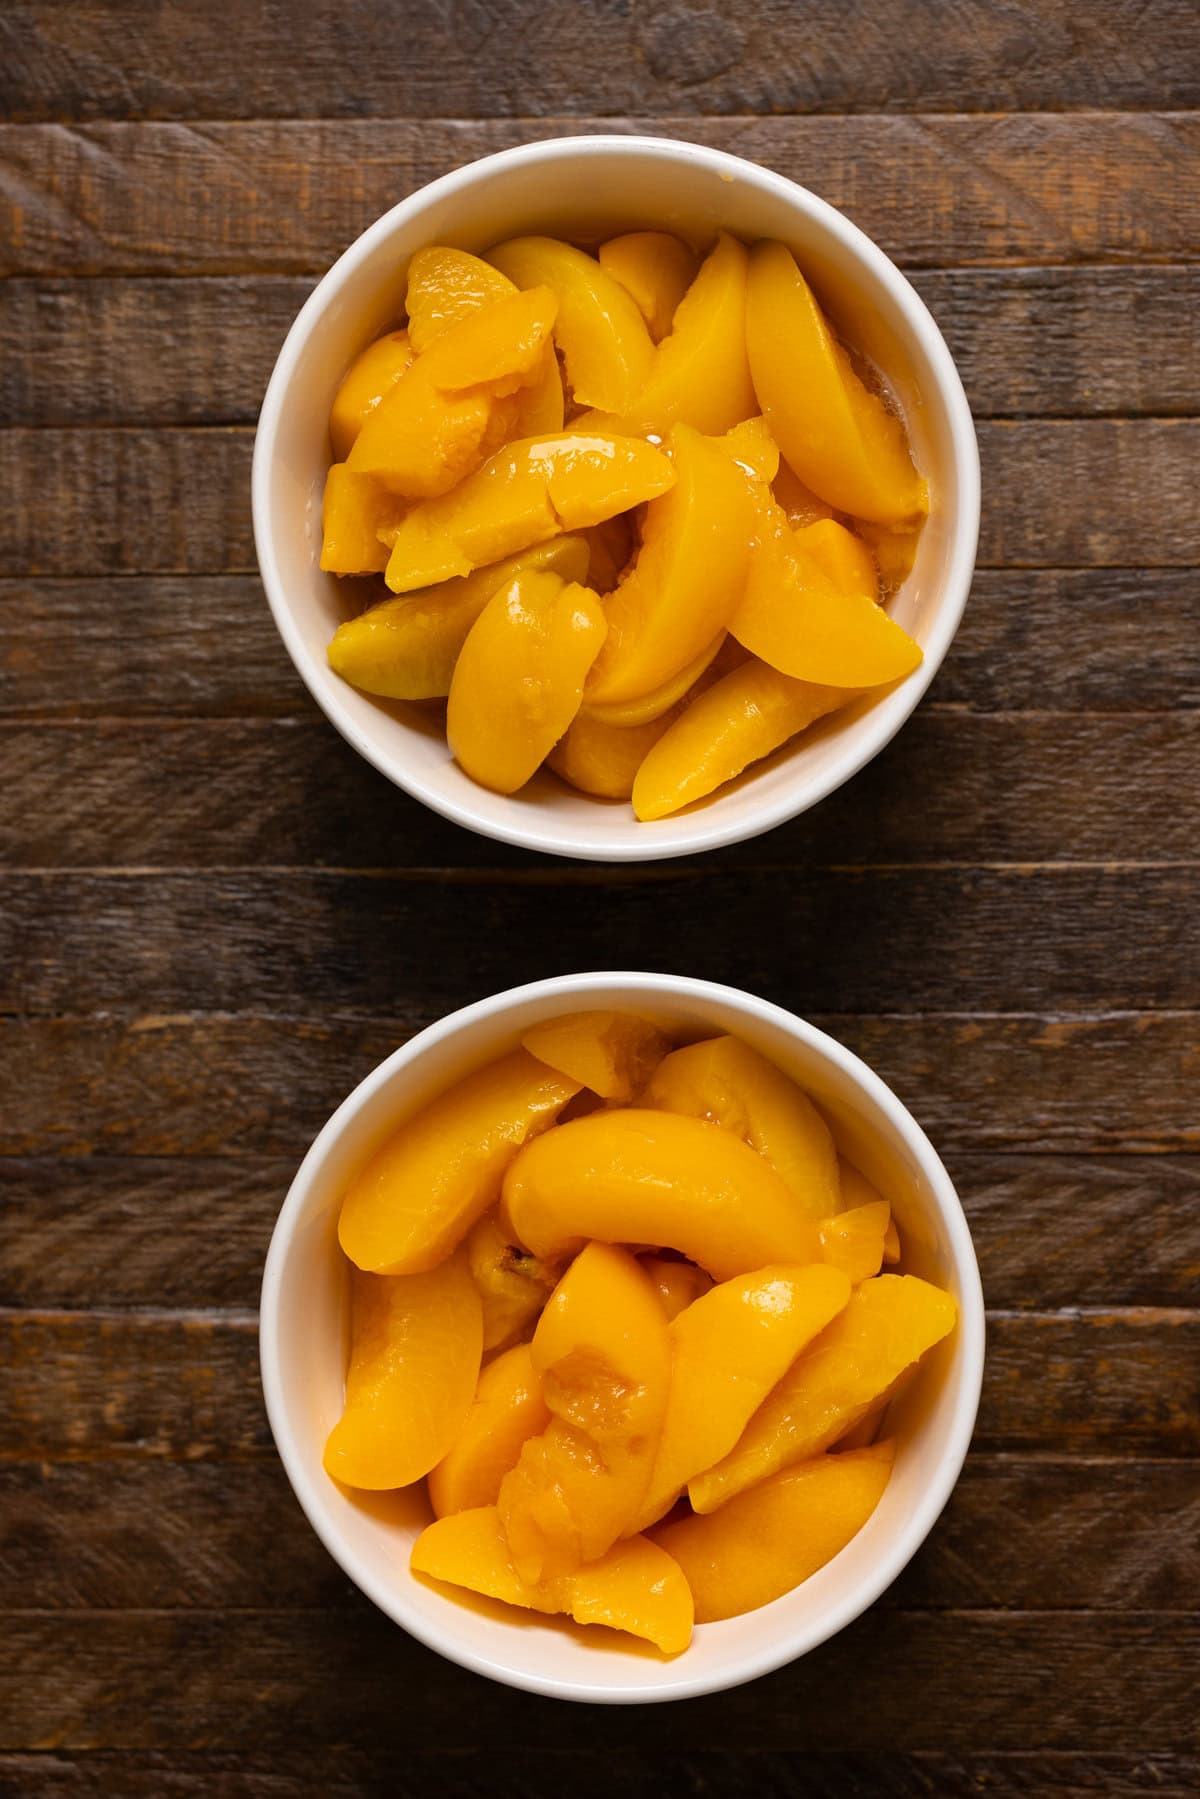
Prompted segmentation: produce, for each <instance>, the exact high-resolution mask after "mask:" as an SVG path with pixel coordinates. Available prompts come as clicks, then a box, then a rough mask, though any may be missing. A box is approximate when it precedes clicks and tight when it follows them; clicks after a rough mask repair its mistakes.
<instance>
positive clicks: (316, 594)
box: [255, 138, 977, 860]
mask: <svg viewBox="0 0 1200 1799" xmlns="http://www.w3.org/2000/svg"><path fill="white" fill-rule="evenodd" d="M651 226H660V227H662V226H665V227H667V228H668V229H671V230H675V231H678V232H679V233H680V234H681V235H683V236H685V237H688V238H691V239H693V240H695V241H696V242H697V243H705V242H706V241H708V240H711V238H712V236H713V234H714V232H715V231H716V230H717V228H718V227H726V228H728V229H729V230H731V231H733V232H735V233H736V234H737V235H739V236H740V237H742V238H744V239H746V240H747V241H752V240H754V239H755V238H758V237H778V238H781V239H782V240H783V241H784V242H786V243H787V244H788V245H789V246H790V247H791V248H792V250H794V252H795V253H796V255H797V257H798V259H799V261H800V263H801V266H802V267H803V268H804V270H805V272H806V273H807V274H808V275H809V277H810V278H811V280H812V282H813V285H814V287H815V289H816V290H817V292H818V294H819V297H820V298H821V300H822V303H823V304H824V305H825V306H826V307H827V308H828V310H829V312H830V313H831V315H832V316H833V318H834V319H835V321H836V322H837V324H838V326H839V328H840V330H841V331H842V332H843V333H844V334H845V335H846V337H847V338H848V339H849V340H850V341H851V342H853V343H854V344H855V345H857V346H858V347H859V348H860V349H862V350H863V351H864V352H865V353H866V354H867V355H868V356H869V357H870V358H871V359H872V360H873V361H874V362H875V363H877V364H878V366H879V367H880V368H881V369H882V370H885V371H886V374H887V378H888V382H889V385H890V386H891V388H892V390H893V392H894V394H895V396H896V399H897V401H898V402H899V405H900V407H901V409H902V410H903V413H904V417H905V420H906V423H907V426H908V430H909V434H910V437H911V441H912V444H913V449H914V453H915V456H916V460H917V463H918V465H919V466H920V468H921V470H922V472H923V473H924V474H925V475H926V476H927V477H928V479H929V484H930V494H931V508H930V515H929V519H928V522H927V524H926V527H925V530H924V531H923V533H922V535H921V539H920V546H919V550H918V554H917V560H916V565H915V567H914V569H913V571H912V574H911V575H910V577H909V579H908V580H907V581H906V582H905V584H904V586H903V588H902V590H901V591H900V593H899V594H898V595H897V596H896V597H895V599H894V600H893V601H892V602H891V609H892V611H893V613H894V615H895V617H896V618H898V619H899V621H900V622H901V623H902V624H903V625H904V626H905V628H906V629H907V630H908V631H910V632H911V633H912V635H913V636H915V637H916V638H917V639H918V641H919V642H920V643H921V644H922V646H923V647H924V648H925V650H926V663H925V666H924V667H923V668H922V669H920V670H918V671H917V672H916V674H914V675H913V676H911V677H910V679H909V680H908V681H907V682H904V683H902V684H901V686H900V687H899V688H898V689H896V690H895V691H894V692H889V693H885V694H883V695H881V696H880V697H878V698H876V699H874V700H863V701H860V702H858V704H857V705H856V706H854V707H851V708H849V709H847V710H846V711H845V712H843V713H840V714H838V715H836V716H835V717H833V718H831V719H829V720H827V721H825V722H824V723H822V724H821V725H819V726H818V727H816V728H815V729H814V730H812V731H810V732H808V733H806V735H805V737H804V738H803V739H802V740H801V741H800V742H798V743H797V744H795V745H793V746H791V747H790V748H785V749H784V750H782V751H780V752H778V753H777V755H776V756H775V757H774V758H773V759H771V760H769V761H768V762H767V763H765V764H762V765H760V767H759V769H758V770H757V772H755V773H753V774H752V775H750V776H747V777H744V778H743V780H742V781H741V782H739V783H738V784H737V785H736V787H735V788H733V789H732V790H730V791H726V792H725V793H723V794H721V795H719V796H715V797H714V798H712V799H710V800H708V801H705V802H703V803H702V804H701V805H699V806H697V807H693V808H690V809H689V810H688V811H687V812H686V813H684V814H681V815H680V816H678V817H675V818H669V819H664V820H660V821H658V822H656V823H653V824H638V823H637V821H636V820H635V819H634V818H633V817H632V814H631V813H630V812H629V809H628V807H627V806H625V805H624V804H613V803H606V802H603V801H598V800H592V799H588V798H586V797H585V796H583V795H579V794H575V793H572V792H571V791H570V790H569V789H568V788H566V787H565V786H563V785H562V784H561V783H560V782H559V781H558V780H557V779H555V778H554V777H553V776H551V775H549V774H545V773H543V774H539V775H538V776H537V777H536V778H535V779H534V781H533V782H532V783H531V784H530V785H529V786H528V787H527V788H526V789H525V790H523V792H522V793H520V794H519V795H516V796H513V797H505V796H502V795H496V794H490V793H487V792H486V791H485V790H484V789H482V788H480V787H478V786H476V784H475V783H474V782H472V781H470V780H469V779H468V778H467V777H466V776H465V775H464V774H463V773H462V772H461V770H460V769H459V768H458V767H457V765H456V764H455V763H454V761H453V760H452V758H451V757H450V755H449V752H448V750H447V748H446V744H445V740H444V737H443V735H442V732H441V730H440V728H434V727H433V726H432V725H431V722H430V718H429V714H428V711H427V710H426V709H423V708H419V707H413V706H406V705H404V704H402V703H388V702H383V701H378V700H373V699H371V698H369V697H368V696H367V695H365V694H360V693H358V692H356V691H355V690H354V689H353V688H351V687H349V686H347V685H346V684H345V683H344V682H342V681H341V680H340V679H339V678H338V677H337V676H336V675H334V674H333V672H332V670H330V668H329V667H328V664H327V662H326V658H325V649H326V645H327V643H328V641H329V639H330V637H331V636H332V634H333V632H334V630H335V629H336V627H337V625H338V624H339V623H340V622H341V620H342V619H343V618H345V617H347V616H350V615H352V614H353V613H354V612H355V611H356V610H357V609H358V606H357V603H356V600H355V597H354V594H353V584H343V583H339V582H338V580H337V579H336V578H335V577H334V576H332V575H325V574H322V572H321V570H320V568H319V567H318V562H319V556H320V545H321V498H322V490H323V486H324V479H325V470H326V468H327V466H328V461H329V444H328V437H327V421H328V416H329V408H330V405H331V403H332V400H333V396H334V394H335V392H336V390H337V386H338V382H339V381H340V379H341V377H342V375H343V374H344V373H345V370H346V368H347V366H348V365H349V363H350V362H351V361H352V360H353V358H354V356H355V355H356V354H357V353H358V351H359V350H361V349H362V348H363V347H364V346H365V345H366V344H368V343H369V342H370V341H371V340H372V339H373V338H374V337H376V336H378V335H379V334H380V332H382V331H383V330H385V329H386V328H387V327H388V326H389V325H392V324H394V323H395V322H396V320H397V319H398V318H399V316H400V315H401V313H402V310H403V299H404V289H405V276H406V270H407V264H408V259H409V258H410V257H411V255H412V254H413V253H414V251H416V250H417V249H419V248H420V247H421V246H422V245H424V244H428V243H432V242H448V243H452V244H456V245H459V246H461V247H463V248H466V249H472V250H481V249H485V248H486V247H487V246H488V245H490V244H493V243H495V242H496V241H498V240H499V239H500V238H503V237H507V236H510V235H512V234H514V233H517V232H530V231H540V232H548V233H555V234H560V235H563V236H568V237H572V238H577V239H579V238H582V239H596V240H599V239H601V238H602V237H604V236H606V235H609V234H611V233H612V232H614V231H619V230H629V229H638V228H646V227H651ZM964 421H965V422H964ZM970 429H971V428H970V420H969V415H967V413H966V406H965V401H964V400H963V398H962V391H961V386H960V385H959V383H958V378H957V375H956V374H955V372H954V369H953V366H952V364H951V362H950V359H949V356H948V353H947V352H946V350H945V346H944V344H943V343H942V341H941V339H940V337H939V335H938V333H937V331H936V329H935V328H934V327H933V326H932V323H931V321H930V320H929V318H928V315H927V314H926V313H925V311H924V308H923V307H922V305H921V303H920V301H919V300H918V299H917V298H916V296H915V294H913V292H912V290H911V289H910V288H908V286H907V283H905V282H904V281H903V279H902V278H901V277H900V276H899V275H898V273H897V272H896V270H895V269H894V268H893V267H892V266H891V264H890V263H888V261H887V259H886V257H884V256H883V254H882V252H880V251H878V250H877V249H875V247H874V246H873V245H872V244H870V242H869V241H868V240H867V239H866V238H865V237H863V235H862V234H861V233H860V232H858V231H857V230H856V229H855V228H854V227H853V226H851V225H850V224H849V223H848V221H846V220H845V219H843V218H842V217H841V216H840V215H839V214H837V213H836V212H834V211H833V209H832V208H830V207H827V206H825V205H824V204H823V203H822V202H821V201H819V200H816V199H815V198H814V197H813V196H812V195H809V194H807V193H805V191H804V190H803V189H800V188H798V187H796V186H795V185H794V184H792V183H790V182H787V181H784V180H783V179H781V178H780V177H778V176H774V175H771V174H770V173H769V172H767V171H765V170H761V169H758V168H756V167H754V166H753V165H751V164H748V163H744V162H742V161H740V160H739V159H737V158H734V157H728V156H722V155H718V154H717V153H714V152H712V151H704V150H700V149H697V148H695V147H693V146H690V145H686V144H676V143H668V142H662V141H655V140H645V139H620V138H592V139H572V140H567V141H564V142H558V143H548V144H539V145H532V146H527V147H525V148H524V149H522V150H518V151H515V152H508V153H505V154H503V155H501V156H499V157H495V158H489V159H487V160H485V161H484V162H482V163H478V164H475V165H473V166H471V167H470V168H468V169H466V170H463V171H460V172H458V173H457V174H455V175H451V176H448V177H446V178H445V179H444V180H442V181H438V182H434V183H433V184H432V186H430V187H428V188H426V189H423V190H422V191H421V192H420V193H418V194H416V195H414V196H413V197H412V199H410V200H408V201H406V202H405V203H404V204H403V205H401V206H399V207H397V208H396V209H395V210H394V211H393V212H392V213H390V214H388V215H387V216H386V217H385V218H383V219H381V220H380V221H379V222H378V224H377V225H375V226H374V227H372V229H371V230H370V231H369V232H367V233H366V235H365V236H364V237H363V238H362V239H360V240H359V241H358V243H357V244H355V245H354V246H353V247H352V248H351V250H349V251H348V252H347V254H346V256H344V257H343V258H342V260H341V261H340V262H339V263H338V264H337V265H335V267H334V269H333V270H331V271H330V274H329V275H328V276H327V277H326V279H325V281H324V282H323V283H322V284H321V287H320V288H319V289H318V290H317V293H316V294H314V296H313V297H312V299H311V300H310V301H309V303H308V306H307V307H306V308H305V310H304V312H303V313H302V314H301V316H300V319H299V320H298V321H297V326H296V327H295V329H294V330H293V333H292V336H291V337H290V338H289V340H288V343H287V344H286V345H285V348H284V351H283V353H282V355H281V357H280V361H279V364H278V366H277V369H276V374H275V377H274V379H273V381H272V387H271V390H270V391H269V393H268V399H267V403H266V405H265V406H264V409H263V419H262V423H261V425H260V442H259V446H258V451H257V454H256V475H255V482H256V496H255V510H256V529H257V531H258V536H259V559H260V562H261V563H262V566H263V573H264V578H265V580H266V584H267V590H268V594H269V596H270V598H271V602H272V606H273V608H274V610H275V613H276V618H277V621H278V622H279V625H280V629H281V631H282V632H283V635H284V639H285V642H286V643H287V645H288V648H289V650H290V652H291V654H292V656H293V659H294V660H295V661H296V664H297V666H298V668H299V670H300V673H301V675H302V676H303V678H304V680H305V682H306V683H307V685H308V686H309V688H310V690H311V691H312V692H313V694H314V696H315V697H316V698H317V700H318V701H319V703H320V704H321V705H322V706H323V707H324V709H325V710H326V712H327V713H328V714H329V716H330V717H331V719H332V720H333V722H334V723H335V724H336V725H337V726H338V728H339V729H340V730H341V731H342V732H343V733H344V734H345V735H346V736H347V737H348V738H349V740H350V741H351V742H352V743H353V744H354V745H355V747H356V748H358V749H359V750H360V751H361V752H362V753H363V754H364V755H366V756H368V758H369V759H370V760H371V761H372V762H374V763H375V765H376V766H377V767H379V768H380V769H382V770H383V772H384V773H386V774H388V775H389V776H390V777H391V778H392V779H394V780H396V781H398V782H399V783H400V784H401V785H402V786H404V787H406V788H407V789H408V790H409V791H410V792H412V793H414V794H415V795H416V796H417V797H419V798H421V799H422V800H424V801H425V803H426V804H428V805H431V806H433V807H434V808H435V810H438V811H441V812H444V813H446V814H448V815H449V816H451V817H455V818H457V819H459V821H460V822H462V823H465V824H468V825H470V826H471V827H472V828H473V829H476V830H480V831H482V832H484V833H485V834H488V835H492V836H498V837H501V838H504V839H506V840H508V841H514V842H520V843H526V844H529V845H531V846H532V847H536V848H543V849H549V850H556V851H558V852H559V853H562V854H568V855H578V856H588V857H604V858H609V859H613V860H624V859H644V858H649V857H655V856H666V855H677V854H683V853H685V852H688V851H690V850H692V849H695V848H698V847H712V846H713V845H715V844H717V843H722V842H729V841H733V840H736V839H738V838H741V837H745V836H750V835H753V834H754V833H755V832H756V831H760V830H764V829H766V828H768V827H769V826H770V825H772V824H776V823H778V822H780V820H781V819H782V818H785V817H788V816H791V815H792V814H793V813H795V812H797V811H800V810H802V809H803V808H804V807H805V806H807V805H810V804H812V803H813V802H814V801H815V800H816V799H819V798H821V797H823V795H824V794H825V793H828V792H829V791H831V790H832V788H833V787H835V786H837V785H838V783H839V782H840V781H841V780H844V779H845V778H846V776H847V775H848V774H850V773H852V772H853V771H854V769H855V768H857V767H860V766H861V764H862V763H863V762H864V761H865V760H867V759H868V758H869V756H871V755H873V754H874V753H875V751H876V750H877V749H878V748H879V747H881V745H882V744H883V743H885V742H886V741H887V739H888V738H889V737H890V736H891V734H892V732H893V731H894V730H895V729H897V727H898V726H899V724H900V723H901V722H902V721H903V719H904V718H905V717H906V716H907V714H908V712H909V711H910V710H911V708H912V706H913V705H914V704H915V703H916V700H917V698H919V696H920V693H921V692H922V691H923V690H924V687H925V685H926V684H927V682H928V680H929V679H930V678H931V677H932V674H933V671H934V669H935V668H936V666H937V663H938V662H939V661H940V659H941V656H942V655H943V654H944V652H945V648H946V646H947V644H948V642H949V640H950V637H951V636H952V635H953V631H954V628H955V626H956V624H957V621H958V615H959V612H960V611H961V606H962V602H963V599H964V598H965V589H966V581H967V579H968V578H969V572H970V566H971V562H972V559H973V555H974V536H975V523H974V514H975V510H976V508H977V502H976V501H975V499H974V497H973V495H974V477H973V474H972V471H971V468H970V466H969V464H970V462H971V459H972V458H973V455H974V450H973V442H972V443H970V444H969V445H967V441H966V440H968V439H970ZM964 434H965V435H964ZM968 451H969V453H968ZM964 457H966V463H964ZM260 469H261V472H260ZM965 488H969V489H970V490H971V491H970V492H966V491H964V489H965Z"/></svg>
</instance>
